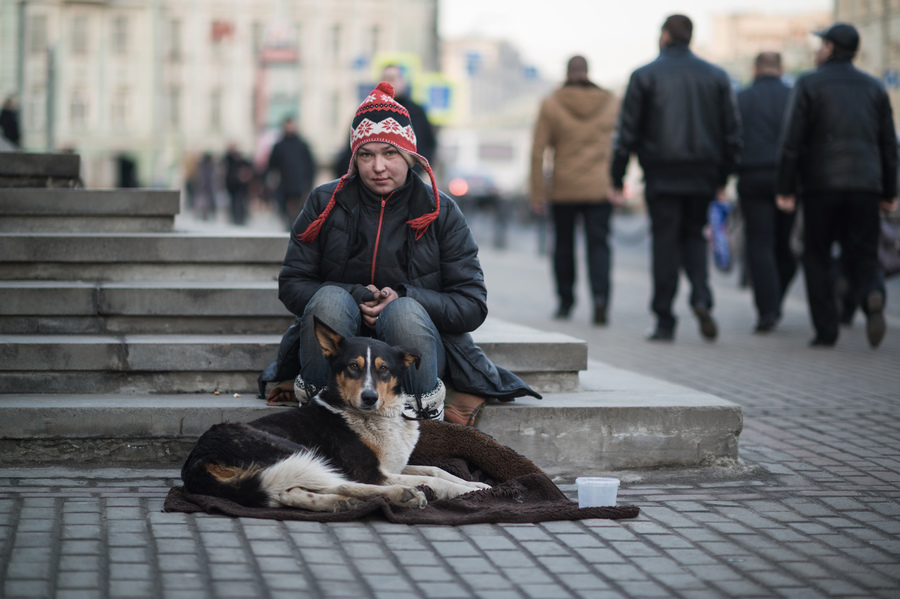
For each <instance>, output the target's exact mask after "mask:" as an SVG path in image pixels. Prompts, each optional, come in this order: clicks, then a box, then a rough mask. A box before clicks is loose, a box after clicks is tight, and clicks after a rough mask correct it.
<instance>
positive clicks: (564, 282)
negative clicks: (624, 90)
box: [531, 56, 619, 325]
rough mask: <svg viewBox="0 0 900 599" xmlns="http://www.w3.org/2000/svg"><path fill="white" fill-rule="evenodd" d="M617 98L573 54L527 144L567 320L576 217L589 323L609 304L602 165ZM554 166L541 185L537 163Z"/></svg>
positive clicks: (536, 206)
mask: <svg viewBox="0 0 900 599" xmlns="http://www.w3.org/2000/svg"><path fill="white" fill-rule="evenodd" d="M618 116H619V100H618V99H617V98H616V97H615V96H614V95H613V94H612V93H610V92H608V91H607V90H605V89H601V88H600V87H598V86H597V85H596V84H594V83H593V82H591V80H590V79H588V63H587V60H585V58H584V57H583V56H573V57H572V58H571V59H570V60H569V62H568V66H567V69H566V82H565V84H563V86H562V87H561V88H559V89H558V90H556V91H555V92H554V93H553V94H551V95H550V96H549V97H547V98H546V99H545V100H544V101H543V103H542V104H541V109H540V113H539V115H538V120H537V123H536V125H535V128H534V142H533V144H532V148H531V207H532V209H533V210H534V211H535V212H537V213H539V214H541V213H543V212H544V211H545V210H546V207H545V202H546V201H548V200H549V202H550V204H551V209H552V213H553V222H554V230H555V248H554V253H553V272H554V275H555V276H556V294H557V296H558V298H559V306H558V307H557V310H556V318H569V315H570V312H571V310H572V306H574V304H575V293H574V287H575V278H576V277H575V273H576V267H575V221H576V219H577V218H578V217H579V215H580V216H581V221H582V222H583V225H584V232H585V238H586V241H587V262H588V276H589V278H590V285H591V294H592V296H593V300H594V309H593V322H594V324H595V325H605V324H606V322H607V307H608V305H609V301H610V284H609V280H610V276H609V275H610V262H611V260H610V248H609V221H610V215H611V214H612V208H613V207H612V204H611V203H610V201H609V188H610V182H609V164H610V160H611V157H612V135H613V131H614V130H615V126H616V119H617V118H618ZM545 153H547V154H548V155H547V156H546V158H547V159H548V161H550V162H551V164H552V165H553V172H552V175H551V178H550V188H549V190H547V189H545V178H544V160H545Z"/></svg>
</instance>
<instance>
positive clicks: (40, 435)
mask: <svg viewBox="0 0 900 599" xmlns="http://www.w3.org/2000/svg"><path fill="white" fill-rule="evenodd" d="M580 378H581V390H580V391H578V392H569V393H559V394H552V393H551V394H548V395H546V396H545V398H544V399H543V400H541V401H538V400H531V399H523V398H519V399H517V400H515V401H514V402H510V403H499V402H490V403H489V404H488V405H487V406H486V407H485V409H484V412H483V414H482V417H481V419H480V421H479V424H478V428H480V429H481V430H483V431H484V432H486V433H488V434H490V435H491V436H493V437H494V438H495V439H497V440H498V441H499V442H500V443H503V444H505V445H507V446H509V447H511V448H512V449H514V450H516V451H518V452H519V453H521V454H523V455H526V456H528V457H529V458H531V459H532V460H534V461H535V462H536V463H537V464H538V465H539V466H541V467H542V468H544V469H545V470H546V471H547V472H549V473H550V474H553V475H555V474H592V473H594V474H596V473H600V472H604V471H609V470H615V469H626V468H650V467H663V466H678V467H692V466H701V465H704V464H708V463H710V462H711V461H715V460H719V459H723V458H726V459H735V458H737V441H738V436H739V435H740V432H741V428H742V414H741V408H740V406H737V405H736V404H733V403H731V402H728V401H725V400H722V399H719V398H716V397H714V396H712V395H709V394H706V393H701V392H698V391H693V390H691V389H687V388H685V387H680V386H678V385H672V384H669V383H665V382H662V381H657V380H655V379H651V378H649V377H644V376H641V375H638V374H635V373H631V372H627V371H623V370H618V369H615V368H612V367H610V366H607V365H605V364H602V363H599V362H591V363H590V367H589V368H588V370H587V371H585V372H583V373H581V377H580ZM284 409H285V408H270V407H267V406H265V403H264V402H263V401H260V400H258V399H255V398H254V396H253V395H252V394H250V393H241V394H240V397H236V396H235V394H232V393H223V394H220V395H212V394H209V393H206V394H193V395H123V394H109V395H96V394H92V395H55V396H54V395H0V422H2V423H3V425H2V426H0V463H3V464H21V463H29V464H35V463H40V462H52V461H60V460H67V461H72V460H78V461H80V462H110V461H112V462H171V463H175V464H177V463H181V462H182V461H183V460H184V458H185V457H186V456H187V454H188V452H189V451H190V449H191V447H192V446H193V444H194V442H195V441H196V439H197V437H199V435H200V434H202V433H203V431H205V430H206V429H207V428H209V427H210V426H211V425H213V424H216V423H219V422H225V421H232V422H234V421H247V420H252V419H254V418H258V417H260V416H262V415H265V414H267V413H271V412H272V410H284Z"/></svg>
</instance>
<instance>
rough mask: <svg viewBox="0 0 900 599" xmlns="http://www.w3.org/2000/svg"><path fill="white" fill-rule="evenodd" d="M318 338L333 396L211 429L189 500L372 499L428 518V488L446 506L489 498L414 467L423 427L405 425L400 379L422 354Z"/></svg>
mask: <svg viewBox="0 0 900 599" xmlns="http://www.w3.org/2000/svg"><path fill="white" fill-rule="evenodd" d="M315 331H316V337H317V339H318V340H319V344H320V345H321V346H322V352H323V354H324V356H325V358H326V359H327V360H328V363H329V365H330V367H331V377H330V380H329V383H328V386H327V387H326V389H325V390H324V391H322V392H321V393H319V394H318V395H317V396H316V397H315V398H313V399H312V400H311V401H310V402H309V403H307V404H306V405H304V406H302V407H299V408H295V409H290V410H287V411H284V412H279V413H277V414H271V415H269V416H265V417H263V418H260V419H258V420H254V421H253V422H249V423H240V424H237V423H226V424H217V425H215V426H213V427H212V428H210V429H209V430H208V431H207V432H206V433H204V434H203V435H202V436H201V437H200V439H199V440H198V441H197V445H196V447H194V449H193V451H191V454H190V455H189V456H188V458H187V461H185V463H184V466H183V467H182V469H181V478H182V479H183V480H184V484H185V488H186V489H187V490H188V491H189V492H190V493H195V494H202V495H213V496H217V497H224V498H226V499H230V500H232V501H235V502H236V503H239V504H241V505H245V506H248V507H280V506H287V507H297V508H303V509H307V510H314V511H342V510H347V509H350V508H352V507H353V506H354V505H356V504H358V503H359V502H360V501H361V500H367V499H370V498H373V497H386V498H387V499H389V500H390V501H391V502H392V503H394V504H396V505H399V506H403V507H417V508H423V507H425V505H426V504H427V500H426V499H425V494H424V493H423V492H422V491H421V490H419V489H417V488H416V487H419V486H422V485H425V486H428V487H430V488H431V489H432V490H433V491H434V493H435V494H436V495H437V497H438V498H439V499H449V498H452V497H456V496H458V495H462V494H464V493H468V492H470V491H477V490H479V489H486V488H489V487H488V485H486V484H483V483H478V482H469V481H465V480H463V479H461V478H458V477H455V476H453V475H451V474H449V473H447V472H445V471H444V470H441V469H440V468H433V467H429V466H409V465H407V461H408V460H409V456H410V454H411V453H412V450H413V448H414V447H415V445H416V442H417V441H418V438H419V423H418V421H416V420H409V419H406V418H404V417H403V416H402V415H401V414H402V411H403V396H402V394H401V391H400V379H401V377H402V376H403V374H404V373H405V372H406V370H407V369H408V368H409V367H410V366H411V365H413V364H415V365H416V366H417V367H418V364H419V361H420V355H421V354H420V353H419V351H418V350H415V349H412V348H406V347H400V346H396V347H391V346H389V345H388V344H386V343H384V342H382V341H378V340H375V339H370V338H367V337H349V338H344V337H342V336H340V335H339V334H338V333H336V332H335V331H334V330H332V329H331V328H330V327H329V326H328V325H326V324H325V323H323V322H322V321H320V320H318V319H316V320H315Z"/></svg>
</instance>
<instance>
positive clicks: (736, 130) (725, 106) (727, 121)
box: [719, 78, 741, 187]
mask: <svg viewBox="0 0 900 599" xmlns="http://www.w3.org/2000/svg"><path fill="white" fill-rule="evenodd" d="M723 94H724V96H725V97H724V98H723V99H722V103H721V106H722V131H723V133H724V134H725V139H724V142H725V147H724V148H723V150H724V152H723V153H724V156H723V161H722V172H721V173H720V176H719V187H725V184H726V183H727V182H728V175H730V174H732V173H734V172H735V171H736V170H737V165H738V162H739V160H740V152H741V113H740V110H738V104H737V98H736V96H735V93H734V89H732V87H731V82H730V81H728V79H727V78H726V79H725V81H724V90H723Z"/></svg>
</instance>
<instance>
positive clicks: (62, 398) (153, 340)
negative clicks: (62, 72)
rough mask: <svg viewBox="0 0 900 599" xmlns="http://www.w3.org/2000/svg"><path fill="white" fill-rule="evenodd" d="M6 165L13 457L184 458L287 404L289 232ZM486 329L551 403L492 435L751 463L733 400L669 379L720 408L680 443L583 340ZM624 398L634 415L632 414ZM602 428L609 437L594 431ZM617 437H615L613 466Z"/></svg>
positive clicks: (503, 409) (0, 457)
mask: <svg viewBox="0 0 900 599" xmlns="http://www.w3.org/2000/svg"><path fill="white" fill-rule="evenodd" d="M5 156H7V155H5V154H0V165H2V164H8V163H6V162H5ZM28 156H29V155H25V154H22V155H17V161H16V164H17V165H18V171H17V172H20V173H21V172H27V171H28V169H27V168H24V166H25V165H28V164H31V165H32V167H33V168H32V169H31V171H32V174H31V175H29V177H25V176H24V175H22V176H20V177H19V179H16V180H17V181H20V182H21V181H27V182H30V184H34V185H37V184H41V182H42V181H43V183H44V184H46V185H50V184H56V183H58V182H59V181H63V180H67V181H72V180H73V179H72V177H71V175H72V172H71V163H70V162H67V163H66V164H69V167H70V169H69V171H66V170H65V169H62V170H59V168H57V170H55V171H53V172H54V175H53V176H52V177H49V176H47V177H44V178H41V177H40V176H37V175H34V172H40V169H41V168H43V167H44V166H46V165H47V164H55V163H54V162H53V160H52V159H50V158H47V157H46V156H39V157H36V158H35V159H34V161H33V163H29V162H28V160H27V157H28ZM66 160H68V158H67V159H66ZM56 166H57V167H58V166H59V165H56ZM75 170H76V171H77V161H76V163H75ZM3 174H4V170H3V168H2V167H0V463H23V462H27V463H33V462H41V461H54V460H57V461H58V460H61V459H62V460H65V459H69V458H72V457H75V458H76V459H78V460H82V461H107V460H112V461H123V460H124V461H160V460H165V461H176V462H177V461H180V460H181V459H183V457H184V456H185V455H186V453H187V451H189V449H190V447H191V445H192V443H193V441H194V440H195V439H196V437H197V436H198V435H199V434H200V433H202V432H203V430H205V429H206V428H207V427H208V426H210V425H211V424H213V423H215V422H221V421H223V420H246V419H249V418H253V417H257V416H259V415H261V414H262V413H263V412H265V411H267V410H271V409H273V408H268V407H266V406H265V404H264V402H262V401H260V400H258V399H256V397H255V396H256V389H257V385H256V379H257V376H258V375H259V373H260V372H261V371H262V369H263V368H265V366H266V365H267V364H269V363H270V362H271V361H272V360H274V359H275V356H276V353H277V348H278V342H279V341H280V338H281V334H282V333H283V332H284V330H285V329H286V328H287V327H288V326H289V325H290V324H291V323H292V322H293V316H292V315H291V314H289V313H288V312H287V310H286V309H285V308H284V307H283V306H282V304H281V303H280V302H279V301H278V299H277V280H276V278H277V275H278V271H279V269H280V266H281V261H282V258H283V256H284V252H285V249H286V244H287V234H286V233H283V232H272V233H266V232H260V231H247V230H238V229H236V228H227V230H224V229H223V230H221V231H214V232H211V231H209V230H204V231H188V230H177V229H176V228H175V226H174V222H175V215H176V214H177V213H178V210H179V193H178V192H177V191H160V190H145V189H140V190H126V189H117V190H102V191H101V190H82V189H62V188H52V187H43V188H36V187H33V188H26V187H23V186H20V187H15V188H12V187H8V186H4V185H3ZM67 174H68V175H69V178H68V179H67V178H66V176H67ZM473 336H474V337H475V339H476V342H477V343H479V345H480V346H481V347H482V348H483V349H484V350H485V352H486V353H487V354H488V356H489V357H490V358H491V359H492V360H493V361H494V362H495V363H496V364H498V365H500V366H504V367H506V368H508V369H510V370H512V371H513V372H515V373H517V374H518V375H519V376H521V377H522V378H523V379H524V380H526V381H527V382H528V383H529V384H530V385H532V387H534V388H535V389H536V390H538V391H540V392H541V393H543V394H544V395H545V399H544V400H543V401H542V402H537V401H535V402H532V401H522V400H517V401H516V402H512V403H510V404H503V405H500V404H495V403H492V404H490V405H489V406H488V407H487V409H486V410H485V412H484V416H483V418H482V420H481V423H480V427H481V428H482V429H484V430H486V431H487V432H489V433H491V434H493V435H494V436H495V437H497V438H498V440H500V441H501V442H504V443H506V444H507V445H510V446H511V447H514V448H516V447H517V446H521V445H522V441H523V440H527V444H526V445H527V447H529V448H530V449H531V451H532V452H533V453H531V454H529V455H534V454H546V456H547V461H542V459H541V458H540V457H539V458H538V459H537V460H536V461H538V463H540V464H542V465H543V466H544V467H545V468H548V469H550V470H552V469H553V468H554V467H556V468H562V469H565V468H568V467H573V466H574V467H579V468H582V467H585V468H586V467H601V468H602V467H631V466H634V465H635V464H639V465H642V466H643V465H664V464H691V465H694V464H697V463H701V462H703V461H704V460H707V459H709V458H711V457H712V458H716V457H722V456H726V457H727V456H731V457H733V456H735V455H736V451H737V446H736V437H737V434H738V433H739V431H740V409H739V408H737V406H734V405H733V404H729V403H728V402H724V401H723V400H719V399H717V398H712V397H711V396H708V395H704V394H698V393H696V392H691V393H688V394H685V393H683V391H684V390H683V389H681V390H675V389H674V386H669V387H673V389H670V392H669V394H670V396H671V397H673V398H675V397H679V398H680V399H679V400H678V401H676V402H675V403H674V404H673V405H672V406H670V407H671V408H672V409H673V410H674V411H673V414H676V413H677V414H679V416H678V418H679V419H683V418H686V416H685V414H688V415H689V414H690V413H692V410H694V411H696V412H697V418H699V419H700V420H698V422H700V421H701V420H703V419H704V418H707V417H708V416H709V414H710V413H711V412H710V411H712V412H716V413H718V414H719V415H720V416H722V418H720V419H716V418H713V420H712V421H704V422H705V424H704V423H701V424H698V422H694V421H693V420H691V421H690V424H689V425H684V423H681V424H678V426H682V427H683V431H684V432H685V434H684V435H681V436H680V433H679V432H678V431H672V430H667V426H668V425H667V424H666V421H665V419H660V418H659V415H660V414H661V412H659V411H657V412H656V419H655V420H653V421H654V422H655V424H654V425H653V426H651V427H650V428H649V429H648V427H647V425H646V423H645V424H641V423H640V422H638V421H637V420H640V419H645V420H646V422H650V421H651V420H652V419H646V418H644V416H643V415H642V414H643V411H646V410H652V409H656V408H659V407H660V406H659V401H658V399H657V398H655V397H654V398H653V399H652V400H651V401H649V402H647V401H645V400H644V399H640V398H637V397H634V395H635V394H634V393H631V396H632V397H631V398H630V399H627V398H626V396H628V395H629V393H628V391H627V389H629V388H635V387H634V381H632V382H630V383H626V384H625V385H624V386H623V387H622V388H621V390H623V391H624V393H618V394H617V393H612V394H610V393H609V392H615V391H616V390H615V389H612V388H609V387H607V388H605V389H604V387H603V385H602V384H601V383H600V382H599V381H598V376H597V368H596V367H595V368H593V369H589V368H588V361H587V346H586V344H585V343H584V342H583V341H581V340H578V339H575V338H572V337H569V336H566V335H562V334H556V333H546V332H540V331H536V330H533V329H530V328H527V327H521V326H518V325H515V324H512V323H508V322H504V321H500V320H496V319H492V318H489V320H488V321H487V322H486V323H485V324H484V325H483V326H482V327H481V328H480V329H479V330H478V331H476V332H475V333H474V334H473ZM601 370H602V365H601ZM618 376H619V378H620V380H626V379H627V378H628V373H625V375H624V376H625V378H624V379H623V378H622V376H623V373H621V372H620V373H619V375H618ZM632 376H636V375H632ZM613 378H615V377H613ZM657 383H658V382H657ZM658 385H663V386H665V384H663V383H658ZM598 386H599V388H598ZM637 388H640V385H638V387H637ZM678 389H680V388H678ZM604 392H605V393H604ZM657 392H658V389H657ZM651 395H654V394H652V393H651ZM688 396H689V397H688ZM611 399H612V401H611V402H610V401H609V400H611ZM601 400H603V401H601ZM623 401H624V402H625V404H624V405H627V406H628V407H629V408H630V409H631V411H626V412H622V410H621V408H622V407H623V405H620V404H619V403H617V402H623ZM635 401H636V402H637V403H635ZM551 407H552V408H553V410H548V409H547V408H551ZM642 410H643V411H642ZM625 413H627V414H628V415H627V418H626V419H625V420H622V418H621V417H616V418H613V419H611V420H610V419H609V418H608V417H609V416H614V415H615V414H625ZM604 415H605V416H606V417H607V418H606V421H603V422H601V421H602V420H603V419H604V417H605V416H604ZM598 418H599V419H600V420H597V419H598ZM635 419H636V420H635ZM633 420H634V421H633ZM689 420H690V418H689ZM589 422H595V423H596V426H599V427H601V428H602V429H603V430H605V431H606V434H605V435H593V437H595V440H594V441H593V442H592V441H589V440H588V439H587V437H590V436H591V434H590V431H587V433H585V431H586V429H585V425H587V424H588V423H589ZM710 423H712V425H711V426H709V425H710ZM523 427H524V428H523ZM598 430H600V429H598ZM574 431H582V432H581V433H579V434H577V435H573V434H572V433H573V432H574ZM585 434H587V437H586V436H585ZM566 437H568V438H569V439H570V440H571V442H570V441H566V440H565V439H566ZM658 438H665V442H664V443H663V444H662V445H660V444H659V443H657V442H656V441H655V439H658ZM576 439H577V441H576ZM597 439H599V440H600V443H601V445H600V446H598V445H597ZM604 439H605V441H604ZM623 439H631V440H633V441H634V442H635V443H636V444H635V443H632V444H629V443H628V442H627V441H626V442H625V443H624V445H623ZM535 443H537V444H535ZM573 443H577V445H578V447H575V445H573ZM604 443H614V444H615V446H616V449H615V451H613V452H611V453H610V454H609V455H610V456H611V459H606V458H605V457H604V456H603V454H604V452H605V451H606V450H605V449H604V447H606V446H605V445H604ZM567 447H568V449H567ZM629 451H633V452H634V453H633V455H632V457H630V458H629V457H627V456H628V454H629ZM639 454H640V455H639ZM573 460H574V461H573Z"/></svg>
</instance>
